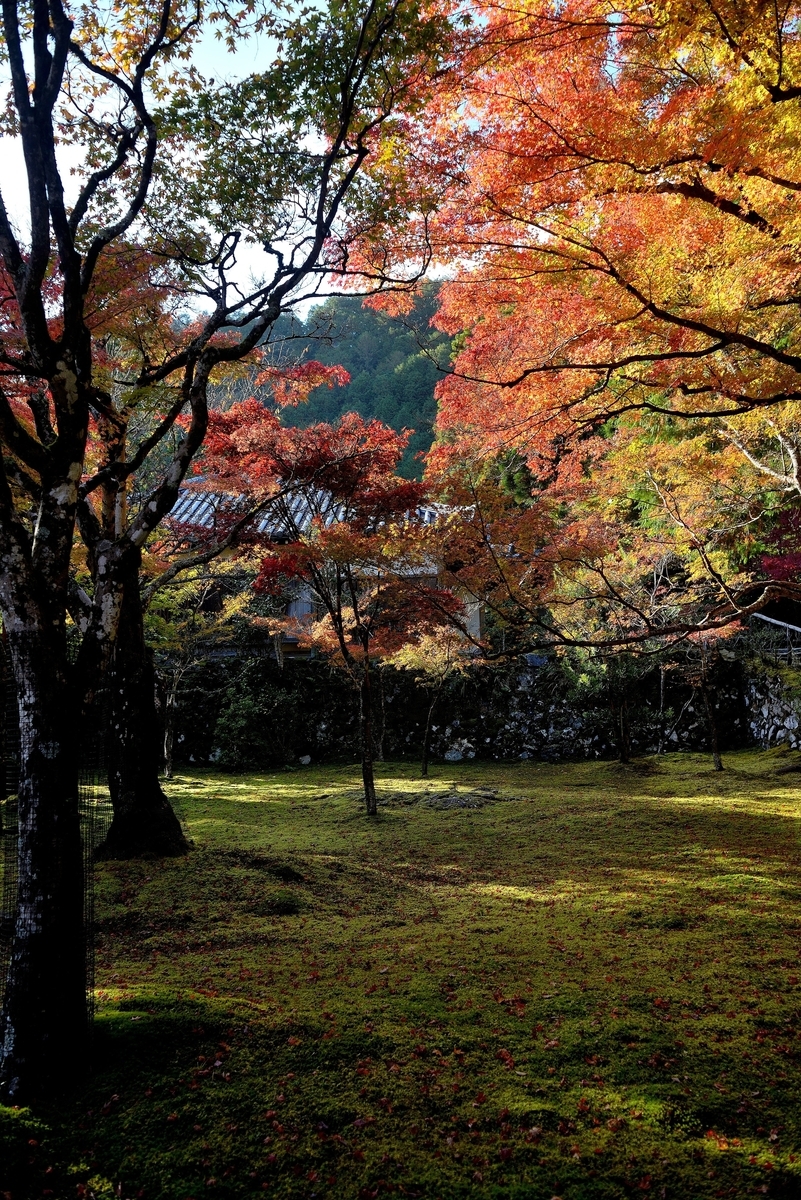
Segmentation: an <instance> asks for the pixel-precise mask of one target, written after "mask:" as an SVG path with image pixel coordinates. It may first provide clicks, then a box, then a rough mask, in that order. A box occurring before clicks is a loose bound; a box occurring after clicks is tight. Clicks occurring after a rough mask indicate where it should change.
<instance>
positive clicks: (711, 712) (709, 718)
mask: <svg viewBox="0 0 801 1200" xmlns="http://www.w3.org/2000/svg"><path fill="white" fill-rule="evenodd" d="M701 691H702V692H703V694H704V707H705V708H706V722H707V726H708V728H709V745H710V748H711V750H712V762H713V763H714V764H715V770H716V771H722V770H723V759H722V758H721V757H720V741H719V739H718V723H717V720H716V719H715V709H714V706H713V704H712V700H711V698H710V695H709V688H708V687H706V686H704V687H702V689H701Z"/></svg>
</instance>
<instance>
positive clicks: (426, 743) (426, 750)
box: [420, 688, 439, 779]
mask: <svg viewBox="0 0 801 1200" xmlns="http://www.w3.org/2000/svg"><path fill="white" fill-rule="evenodd" d="M438 699H439V688H437V690H436V692H435V693H434V695H433V696H432V698H431V703H430V704H429V706H428V713H427V714H426V731H425V733H424V735H423V761H422V763H421V764H420V776H421V778H423V779H428V760H429V758H430V757H431V721H432V719H433V716H434V709H435V708H436V705H437V700H438Z"/></svg>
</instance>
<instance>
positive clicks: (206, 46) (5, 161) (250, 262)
mask: <svg viewBox="0 0 801 1200" xmlns="http://www.w3.org/2000/svg"><path fill="white" fill-rule="evenodd" d="M273 53H274V43H273V42H272V41H271V39H270V38H268V37H266V36H265V37H255V38H251V39H249V40H248V41H243V42H240V44H239V45H238V47H237V50H236V51H235V53H233V54H232V53H230V52H229V51H228V49H227V48H226V47H225V45H224V44H223V43H222V42H221V41H220V40H219V39H217V38H215V36H214V29H213V28H209V29H207V30H206V31H205V32H204V34H203V36H202V38H201V40H200V42H199V44H198V46H197V47H196V50H195V54H194V60H195V63H196V64H197V66H198V68H199V69H200V71H201V73H202V74H203V75H205V76H206V78H213V79H215V80H216V81H218V82H219V81H221V80H223V79H236V78H243V77H244V76H245V75H248V74H250V73H251V72H253V71H256V70H260V69H263V68H266V67H267V66H269V64H270V63H271V62H272V58H273ZM4 83H6V80H5V79H0V84H4ZM3 90H5V89H3ZM57 153H58V160H59V163H60V165H61V168H62V179H63V181H64V186H65V191H66V197H67V201H68V203H71V202H72V201H73V200H74V198H75V192H76V190H77V179H76V177H75V176H73V175H71V173H70V172H71V170H72V169H74V168H75V167H78V166H79V165H80V162H81V154H80V151H79V150H78V149H77V148H75V147H70V146H67V147H60V148H59V150H58V152H57ZM71 185H72V186H71ZM0 192H1V193H2V196H3V201H4V203H5V206H6V210H7V212H8V214H9V216H10V217H11V220H12V222H13V224H14V226H15V227H16V228H17V229H18V230H19V231H20V233H21V234H22V235H23V237H24V235H25V232H26V231H27V229H28V227H29V217H28V195H27V182H26V177H25V167H24V159H23V155H22V146H21V144H20V142H19V140H18V139H16V138H9V137H0ZM238 259H239V265H240V270H239V272H238V273H237V274H238V275H239V278H240V279H241V281H242V283H243V284H246V283H247V282H248V279H249V276H250V275H251V274H260V273H261V272H263V271H264V270H265V269H267V267H268V265H269V264H268V260H267V258H266V256H265V255H264V253H263V252H262V251H261V250H260V249H259V248H258V247H252V246H243V247H241V249H240V251H239V253H238Z"/></svg>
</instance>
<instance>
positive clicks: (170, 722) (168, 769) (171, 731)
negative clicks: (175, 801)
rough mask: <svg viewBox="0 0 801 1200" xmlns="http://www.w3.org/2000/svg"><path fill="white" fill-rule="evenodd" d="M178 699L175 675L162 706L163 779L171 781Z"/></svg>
mask: <svg viewBox="0 0 801 1200" xmlns="http://www.w3.org/2000/svg"><path fill="white" fill-rule="evenodd" d="M177 699H178V675H177V673H175V674H174V675H173V678H172V682H171V684H170V688H169V691H168V692H167V700H166V702H165V705H164V778H165V779H172V767H173V749H174V746H175V709H176V704H175V702H176V700H177Z"/></svg>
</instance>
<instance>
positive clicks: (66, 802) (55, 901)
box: [0, 629, 88, 1103]
mask: <svg viewBox="0 0 801 1200" xmlns="http://www.w3.org/2000/svg"><path fill="white" fill-rule="evenodd" d="M9 649H10V653H11V659H12V664H13V670H14V677H15V683H16V687H17V695H18V706H19V726H20V777H19V790H18V805H19V818H18V819H19V872H18V876H19V888H18V894H17V912H16V921H15V928H14V938H13V944H12V950H11V962H10V968H9V974H8V980H7V985H6V992H5V997H4V1006H3V1017H2V1081H0V1087H2V1091H3V1092H4V1094H5V1095H6V1096H7V1097H8V1099H9V1100H11V1101H13V1102H14V1103H21V1102H27V1101H28V1100H30V1099H33V1098H36V1097H38V1096H41V1095H43V1094H45V1093H47V1094H49V1093H50V1092H51V1091H52V1089H53V1088H57V1087H58V1086H60V1085H63V1084H65V1083H66V1082H68V1081H70V1080H73V1079H74V1078H75V1077H76V1075H78V1074H79V1073H80V1072H81V1070H82V1069H83V1068H84V1067H85V1064H86V1059H87V1047H88V1018H87V1008H86V947H85V940H84V938H85V934H84V903H83V856H82V853H81V832H80V818H79V810H78V782H77V780H78V774H77V761H76V754H75V749H76V742H77V734H78V729H77V709H76V705H75V702H74V696H72V695H71V694H70V689H69V687H68V666H67V658H66V646H65V644H64V639H63V636H57V637H56V636H50V637H48V636H47V635H46V633H44V632H42V631H41V630H36V629H27V630H24V629H15V630H13V631H12V632H11V634H10V637H9Z"/></svg>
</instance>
